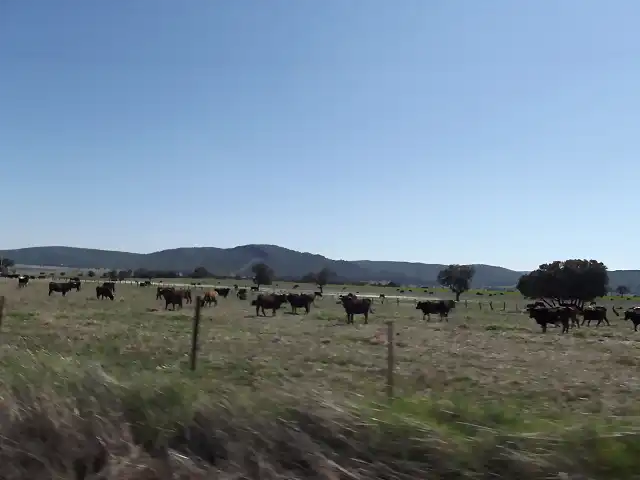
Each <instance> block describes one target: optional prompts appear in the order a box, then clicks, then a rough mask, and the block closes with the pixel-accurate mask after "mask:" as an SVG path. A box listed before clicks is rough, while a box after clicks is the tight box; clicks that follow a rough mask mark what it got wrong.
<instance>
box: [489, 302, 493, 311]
mask: <svg viewBox="0 0 640 480" xmlns="http://www.w3.org/2000/svg"><path fill="white" fill-rule="evenodd" d="M489 308H490V309H491V310H492V311H493V301H491V300H490V301H489Z"/></svg>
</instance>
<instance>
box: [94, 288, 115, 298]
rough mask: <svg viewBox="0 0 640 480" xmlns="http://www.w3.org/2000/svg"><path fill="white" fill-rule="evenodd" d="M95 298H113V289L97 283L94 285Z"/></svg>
mask: <svg viewBox="0 0 640 480" xmlns="http://www.w3.org/2000/svg"><path fill="white" fill-rule="evenodd" d="M96 298H97V299H99V300H100V299H103V298H108V299H109V300H113V298H114V295H113V290H111V289H110V288H109V287H105V286H104V285H98V286H97V287H96Z"/></svg>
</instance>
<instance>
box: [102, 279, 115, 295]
mask: <svg viewBox="0 0 640 480" xmlns="http://www.w3.org/2000/svg"><path fill="white" fill-rule="evenodd" d="M102 286H103V287H104V288H108V289H109V290H111V292H112V293H116V283H115V282H104V283H103V284H102Z"/></svg>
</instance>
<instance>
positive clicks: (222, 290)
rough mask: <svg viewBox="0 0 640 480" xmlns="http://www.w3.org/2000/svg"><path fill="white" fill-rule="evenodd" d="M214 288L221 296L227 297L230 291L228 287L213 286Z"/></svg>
mask: <svg viewBox="0 0 640 480" xmlns="http://www.w3.org/2000/svg"><path fill="white" fill-rule="evenodd" d="M214 290H215V291H216V293H217V294H218V295H220V296H221V297H222V298H227V296H228V295H229V292H230V291H231V289H230V288H214Z"/></svg>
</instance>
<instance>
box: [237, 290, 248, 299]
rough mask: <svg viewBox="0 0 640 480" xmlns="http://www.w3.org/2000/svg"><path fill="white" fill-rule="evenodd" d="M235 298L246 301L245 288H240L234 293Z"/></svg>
mask: <svg viewBox="0 0 640 480" xmlns="http://www.w3.org/2000/svg"><path fill="white" fill-rule="evenodd" d="M236 297H238V298H239V299H240V300H246V299H247V289H246V288H241V289H239V290H238V291H237V292H236Z"/></svg>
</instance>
